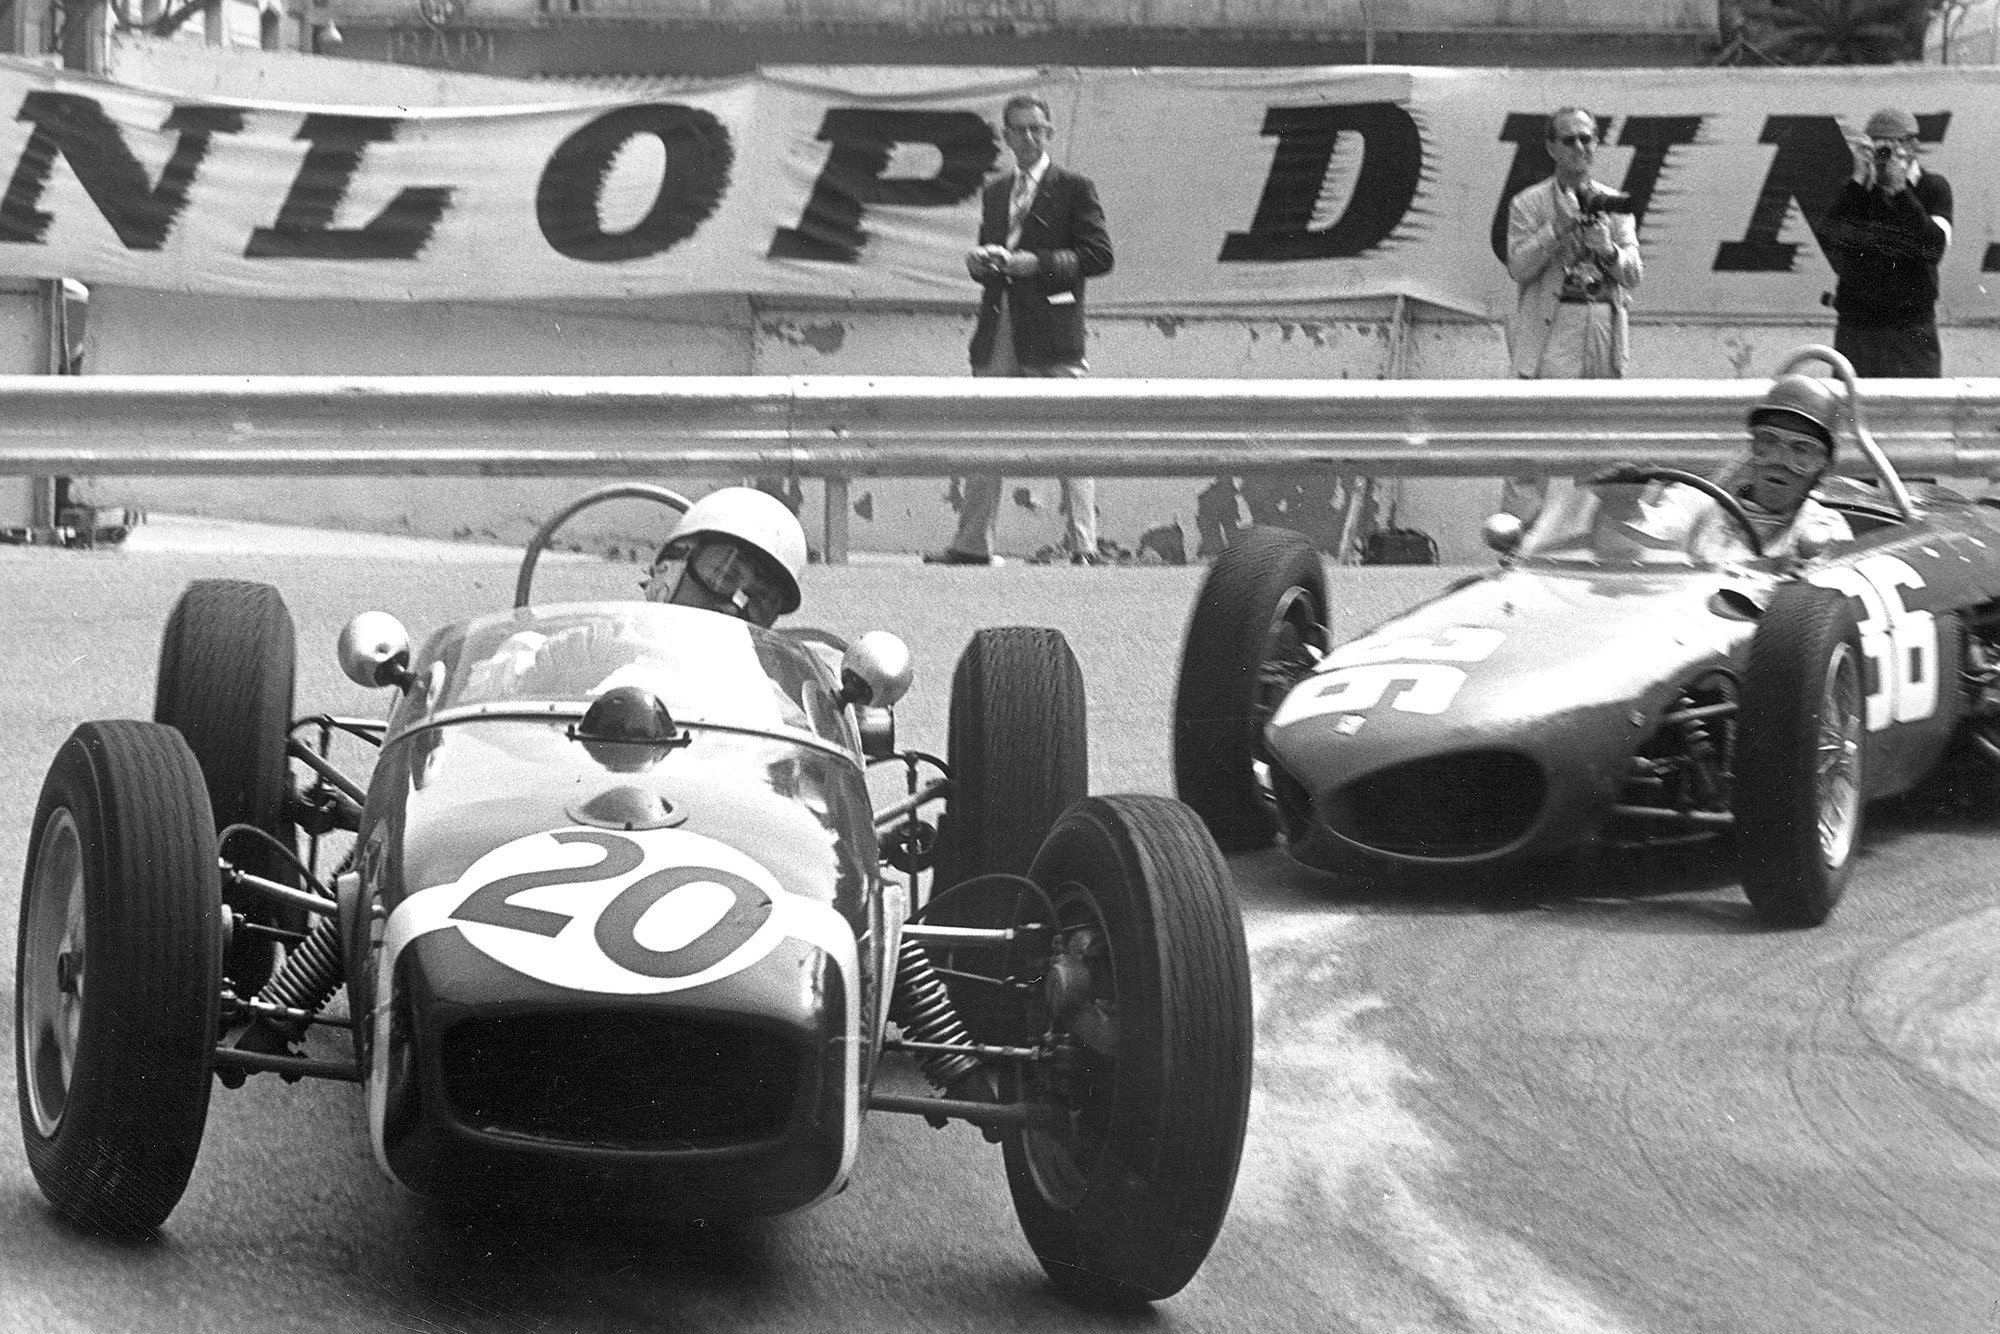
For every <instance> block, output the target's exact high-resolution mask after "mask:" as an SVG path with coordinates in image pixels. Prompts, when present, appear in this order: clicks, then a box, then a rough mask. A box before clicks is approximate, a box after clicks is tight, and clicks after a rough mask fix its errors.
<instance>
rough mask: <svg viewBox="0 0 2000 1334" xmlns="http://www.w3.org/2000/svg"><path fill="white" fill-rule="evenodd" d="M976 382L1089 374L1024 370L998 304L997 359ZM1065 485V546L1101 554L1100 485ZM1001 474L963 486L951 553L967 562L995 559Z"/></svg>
mask: <svg viewBox="0 0 2000 1334" xmlns="http://www.w3.org/2000/svg"><path fill="white" fill-rule="evenodd" d="M972 373H973V374H974V375H977V376H1003V377H1022V378H1029V377H1031V378H1037V379H1047V380H1080V379H1082V378H1083V377H1084V376H1085V375H1086V374H1087V373H1088V371H1087V368H1086V367H1085V366H1084V365H1083V363H1082V362H1059V363H1057V364H1055V365H1051V366H1023V365H1022V364H1021V363H1020V362H1019V361H1018V360H1016V359H1015V356H1014V322H1013V320H1012V319H1011V318H1010V317H1009V315H1008V311H1007V303H1006V301H1004V300H1003V301H1002V302H1001V303H1000V325H999V328H998V330H997V331H996V333H995V337H994V339H993V355H992V356H990V357H988V358H987V359H986V364H985V365H983V366H974V367H973V368H972ZM1060 480H1061V482H1062V512H1063V517H1064V525H1063V546H1064V547H1065V548H1067V549H1068V550H1069V551H1070V552H1071V553H1072V554H1075V553H1078V552H1081V553H1083V554H1085V555H1090V556H1095V555H1096V554H1097V479H1096V478H1094V477H1064V478H1062V479H1060ZM1000 487H1001V482H1000V474H998V473H975V474H973V475H971V476H969V477H967V478H965V480H964V485H963V487H962V488H961V500H960V503H959V510H958V531H957V532H956V533H954V534H953V535H952V539H951V549H952V550H953V551H956V552H959V553H961V554H963V555H967V556H991V555H992V554H993V537H994V530H995V529H996V528H997V527H998V526H999V522H1000Z"/></svg>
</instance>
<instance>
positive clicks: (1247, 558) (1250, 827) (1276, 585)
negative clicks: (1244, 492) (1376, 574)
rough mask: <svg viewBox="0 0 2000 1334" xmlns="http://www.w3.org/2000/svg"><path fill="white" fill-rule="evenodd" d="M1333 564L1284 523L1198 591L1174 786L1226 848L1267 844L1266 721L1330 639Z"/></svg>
mask: <svg viewBox="0 0 2000 1334" xmlns="http://www.w3.org/2000/svg"><path fill="white" fill-rule="evenodd" d="M1326 603H1327V600H1326V571H1325V568H1324V566H1323V565H1322V564H1321V563H1320V557H1319V552H1318V551H1316V550H1315V549H1314V548H1313V545H1312V544H1311V543H1310V542H1308V541H1306V539H1305V538H1303V537H1301V536H1300V535H1299V534H1297V533H1294V532H1291V531H1289V530H1287V529H1283V528H1252V529H1250V530H1249V531H1248V532H1246V533H1243V534H1242V535H1241V536H1239V537H1238V538H1237V540H1236V541H1235V542H1234V543H1232V544H1231V545H1230V546H1229V547H1228V548H1227V549H1226V550H1224V551H1223V552H1222V554H1221V555H1219V556H1217V557H1216V558H1215V564H1214V565H1213V566H1212V567H1211V568H1210V570H1209V572H1208V577H1207V579H1205V580H1204V581H1203V582H1202V587H1201V592H1200V593H1199V594H1198V595H1197V596H1196V598H1195V605H1194V611H1193V614H1192V615H1190V616H1189V618H1188V629H1187V639H1186V642H1185V643H1184V644H1183V646H1182V649H1181V674H1180V683H1179V686H1178V688H1177V689H1176V690H1175V692H1174V790H1175V791H1176V792H1177V793H1178V794H1179V796H1180V798H1181V800H1182V801H1185V802H1186V803H1187V804H1188V805H1190V806H1192V807H1193V808H1194V810H1195V812H1196V813H1197V814H1199V815H1200V816H1201V818H1202V820H1203V822H1205V823H1206V824H1207V825H1208V828H1209V832H1210V833H1212V834H1213V835H1214V836H1215V841H1216V842H1217V843H1218V844H1220V845H1221V846H1222V847H1223V848H1224V849H1225V850H1227V851H1241V850H1244V849H1248V848H1259V847H1267V846H1269V845H1270V843H1271V841H1272V839H1273V838H1275V837H1276V836H1277V833H1278V830H1279V827H1280V823H1281V821H1280V818H1279V810H1278V803H1277V797H1276V792H1275V783H1274V781H1273V775H1272V772H1271V762H1270V758H1269V756H1268V755H1267V754H1266V753H1265V749H1264V725H1265V724H1266V723H1267V722H1269V721H1270V719H1271V715H1272V713H1274V712H1275V711H1276V710H1277V708H1278V705H1279V704H1281V703H1283V702H1284V698H1285V696H1286V695H1287V694H1288V693H1290V691H1291V688H1292V687H1293V686H1294V685H1296V684H1298V682H1299V681H1300V680H1301V679H1303V678H1304V677H1305V676H1306V674H1307V673H1309V672H1311V671H1312V669H1313V665H1314V664H1315V663H1317V662H1318V661H1319V656H1320V654H1321V653H1323V652H1324V651H1325V649H1326V646H1327V645H1326V640H1327V631H1326V619H1327V613H1326Z"/></svg>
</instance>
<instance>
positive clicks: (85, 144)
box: [0, 89, 243, 250]
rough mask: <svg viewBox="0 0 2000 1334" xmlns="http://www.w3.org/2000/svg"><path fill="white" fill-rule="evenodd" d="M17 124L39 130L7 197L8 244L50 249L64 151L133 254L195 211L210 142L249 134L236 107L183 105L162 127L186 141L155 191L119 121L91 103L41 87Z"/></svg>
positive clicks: (4, 224)
mask: <svg viewBox="0 0 2000 1334" xmlns="http://www.w3.org/2000/svg"><path fill="white" fill-rule="evenodd" d="M16 119H18V120H24V121H28V122H29V123H31V124H32V125H33V126H34V127H35V128H34V131H33V132H32V133H31V134H29V136H28V146H27V148H26V149H25V150H23V152H22V153H21V160H20V162H19V163H18V164H17V165H16V166H15V168H14V178H13V179H12V180H11V181H9V182H8V183H7V193H6V194H5V195H4V196H0V241H12V242H17V243H22V244H27V245H40V244H42V242H43V238H44V237H45V236H46V235H47V234H48V229H49V224H50V223H51V222H53V221H54V218H53V216H52V215H50V214H48V213H45V212H43V211H42V210H41V208H39V207H38V205H39V204H40V203H41V198H42V191H43V190H44V189H45V188H46V187H47V186H48V183H49V173H50V172H51V171H53V170H54V168H55V161H56V155H57V154H58V153H60V154H61V155H62V156H63V157H65V158H67V159H69V166H70V170H71V171H73V172H75V173H76V179H77V182H78V183H79V184H81V185H82V186H83V189H84V193H86V194H88V195H89V196H90V200H91V202H92V203H94V204H96V205H97V211H98V212H99V213H102V214H103V215H104V220H105V221H106V222H108V223H110V224H111V230H112V231H114V232H116V233H117V235H118V239H119V240H120V241H121V242H123V243H124V246H125V248H126V249H127V250H158V249H159V248H160V246H161V245H162V244H163V243H165V241H166V239H167V233H168V232H170V231H172V230H173V226H174V223H175V222H176V221H177V220H178V219H179V217H180V215H181V211H182V210H183V209H185V208H186V207H187V199H188V189H189V187H191V186H192V185H193V184H194V178H195V174H196V173H197V172H198V171H200V169H201V164H202V160H203V159H204V158H206V157H207V156H208V147H209V141H210V139H211V138H212V137H213V136H214V135H217V134H240V133H242V130H243V113H242V112H241V111H238V110H235V109H234V108H232V107H175V108H174V110H173V111H172V112H171V113H169V115H168V116H167V119H166V123H165V124H164V125H162V126H161V127H160V128H161V130H162V131H178V132H179V138H178V139H177V140H176V142H175V144H174V154H173V156H172V157H171V158H169V159H168V160H167V165H166V166H165V167H164V168H163V169H162V170H161V172H160V180H159V183H158V184H157V185H155V184H152V183H150V182H148V181H147V179H146V169H145V168H144V167H142V166H141V165H140V164H139V159H138V158H137V157H135V156H133V153H132V150H131V149H130V148H129V147H127V146H126V143H125V138H124V136H123V135H122V134H121V133H120V132H119V129H118V124H117V122H115V121H113V120H112V119H111V117H109V116H107V115H106V114H105V113H104V108H103V107H102V106H100V105H98V103H97V102H96V101H95V100H93V99H91V98H88V97H83V96H80V95H78V94H76V93H56V92H50V91H48V90H46V89H36V90H35V91H33V92H30V93H29V94H28V95H27V96H26V97H24V98H22V99H21V110H20V112H19V113H18V114H17V116H16Z"/></svg>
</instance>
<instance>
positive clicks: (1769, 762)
mask: <svg viewBox="0 0 2000 1334" xmlns="http://www.w3.org/2000/svg"><path fill="white" fill-rule="evenodd" d="M1862 689H1863V683H1862V657H1861V635H1860V631H1859V630H1858V629H1857V628H1856V626H1855V621H1854V612H1853V609H1852V608H1851V607H1850V606H1849V605H1848V602H1847V599H1846V597H1844V596H1843V595H1842V594H1840V593H1838V592H1836V591H1835V590H1833V589H1830V588H1820V587H1817V586H1815V585H1812V584H1787V585H1784V586H1783V587H1781V588H1780V589H1779V590H1778V594H1777V596H1776V597H1775V598H1774V599H1772V602H1771V605H1770V607H1769V608H1767V609H1766V610H1765V612H1764V616H1763V619H1762V620H1761V621H1760V622H1759V623H1758V626H1757V635H1756V638H1755V639H1753V640H1752V641H1751V644H1750V663H1749V667H1748V669H1747V671H1746V673H1745V678H1744V682H1743V691H1742V697H1741V707H1740V710H1739V712H1738V718H1739V720H1740V722H1739V726H1738V731H1737V751H1736V756H1737V759H1736V783H1735V794H1736V817H1737V818H1736V825H1737V833H1738V837H1737V848H1738V850H1739V853H1740V856H1741V859H1742V860H1741V865H1742V873H1743V889H1744V892H1745V893H1746V894H1747V895H1748V896H1749V898H1750V903H1751V906H1752V907H1754V908H1755V909H1756V910H1757V915H1758V916H1759V917H1761V918H1763V919H1764V921H1766V922H1768V923H1770V924H1771V925H1772V926H1791V927H1797V926H1818V925H1819V924H1820V923H1821V922H1824V921H1825V920H1826V919H1827V917H1828V916H1829V915H1830V914H1831V913H1832V912H1833V907H1834V905H1835V904H1836V903H1838V902H1839V901H1840V896H1841V894H1842V892H1843V891H1844V890H1845V889H1846V888H1847V877H1848V874H1849V873H1850V872H1851V871H1852V870H1853V865H1854V854H1855V851H1856V849H1857V848H1858V847H1859V846H1860V842H1861V816H1862V811H1861V808H1862V793H1863V791H1864V790H1865V789H1864V787H1863V772H1862V753H1863V750H1864V741H1863V721H1862Z"/></svg>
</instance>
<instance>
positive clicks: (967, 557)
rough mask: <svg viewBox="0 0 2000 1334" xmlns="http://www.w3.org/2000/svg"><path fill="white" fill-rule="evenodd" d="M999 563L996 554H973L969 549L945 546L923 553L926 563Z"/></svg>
mask: <svg viewBox="0 0 2000 1334" xmlns="http://www.w3.org/2000/svg"><path fill="white" fill-rule="evenodd" d="M999 563H1000V558H999V557H998V556H975V555H973V554H972V553H971V552H969V551H959V550H956V549H954V548H952V547H946V548H945V549H944V550H943V551H926V552H925V553H924V564H926V565H998V564H999Z"/></svg>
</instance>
